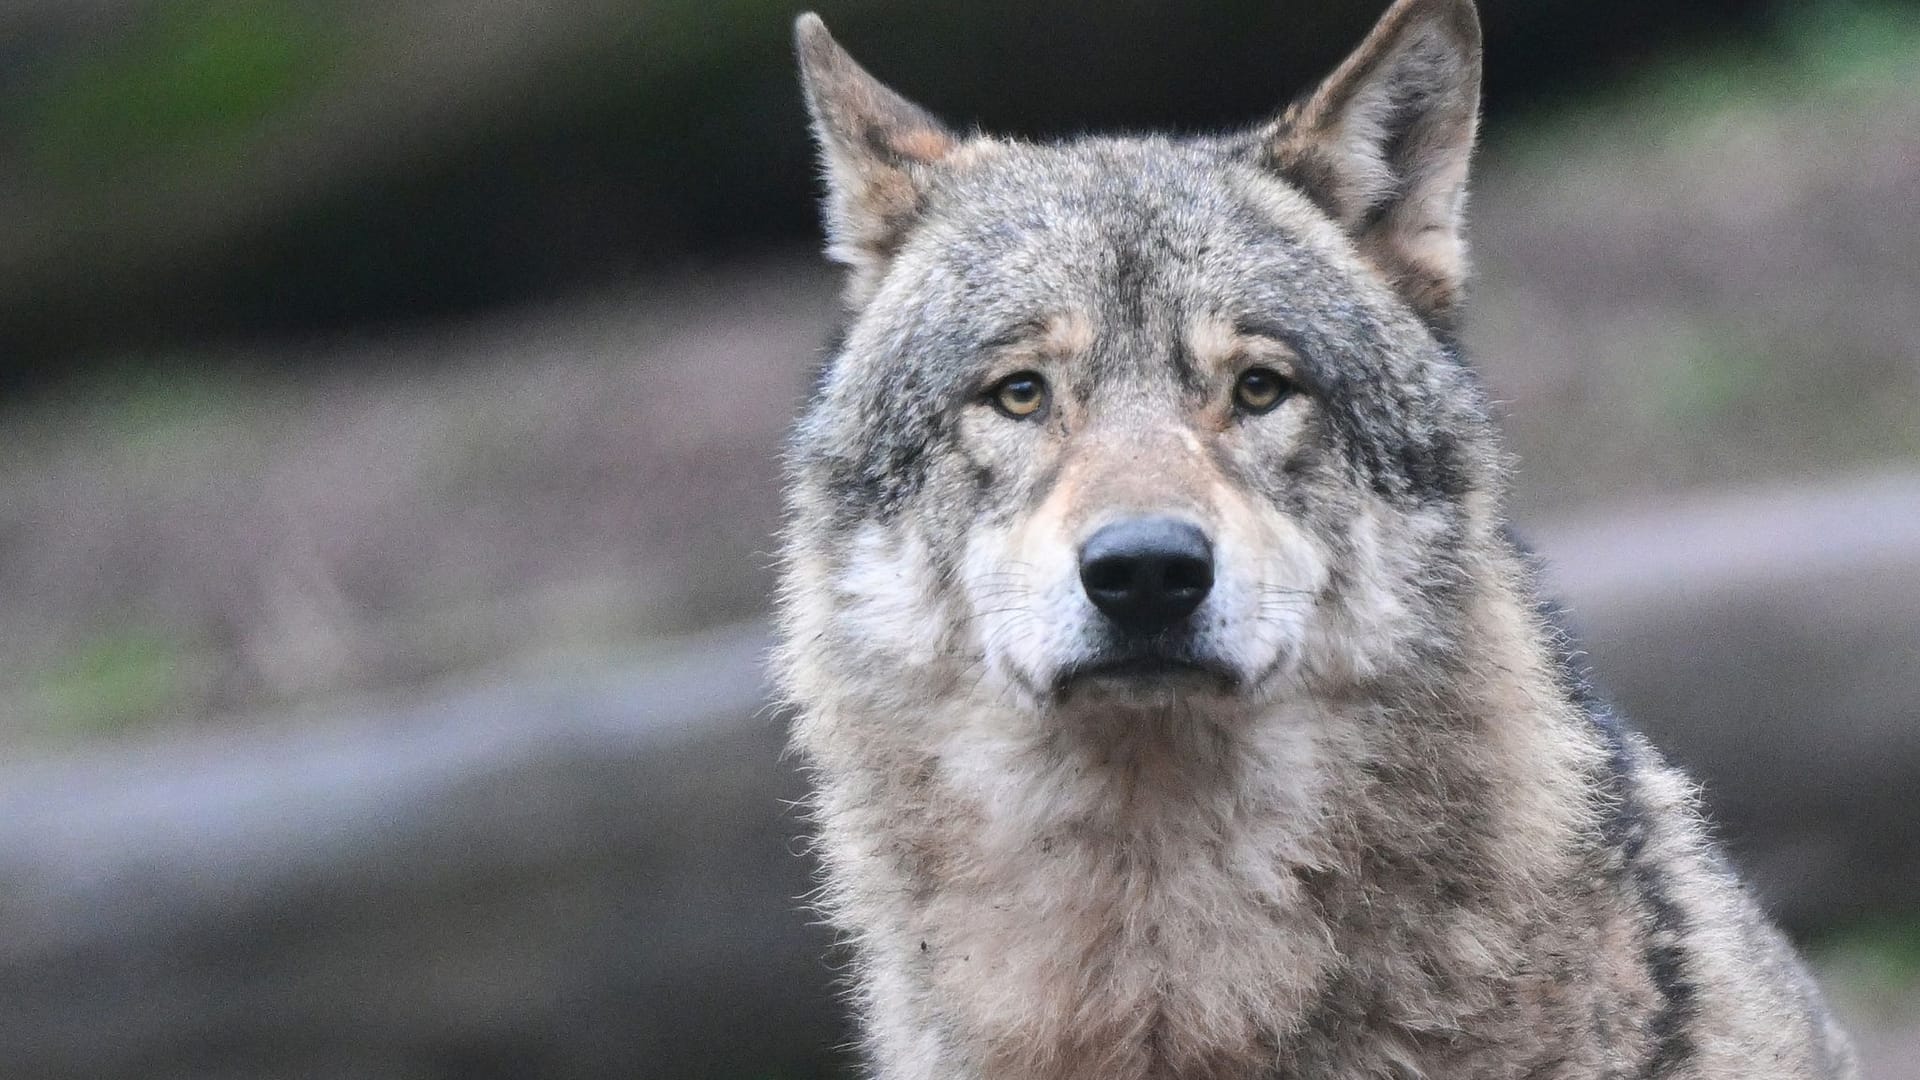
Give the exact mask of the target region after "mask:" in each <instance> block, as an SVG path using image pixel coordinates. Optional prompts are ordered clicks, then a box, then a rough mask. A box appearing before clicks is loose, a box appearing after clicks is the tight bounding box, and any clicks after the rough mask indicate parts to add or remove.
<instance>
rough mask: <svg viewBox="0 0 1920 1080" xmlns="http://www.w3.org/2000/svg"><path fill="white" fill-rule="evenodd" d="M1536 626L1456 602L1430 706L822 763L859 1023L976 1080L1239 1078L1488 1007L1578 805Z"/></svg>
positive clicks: (1283, 711) (1588, 746)
mask: <svg viewBox="0 0 1920 1080" xmlns="http://www.w3.org/2000/svg"><path fill="white" fill-rule="evenodd" d="M1528 610H1529V609H1528V607H1527V605H1525V604H1524V603H1522V602H1521V598H1520V597H1518V596H1517V595H1508V594H1507V593H1505V592H1504V591H1499V592H1492V593H1489V594H1487V595H1486V596H1484V597H1482V598H1481V599H1480V600H1479V601H1477V602H1476V603H1475V606H1474V609H1473V610H1472V612H1470V614H1469V617H1468V619H1467V622H1466V625H1467V626H1468V627H1469V632H1468V633H1467V634H1466V635H1465V636H1464V637H1463V638H1462V650H1463V651H1462V652H1461V654H1460V658H1459V659H1458V661H1457V663H1455V664H1453V665H1452V666H1451V671H1452V672H1453V674H1452V675H1451V677H1450V679H1449V680H1448V681H1447V683H1446V684H1445V685H1438V686H1436V685H1433V684H1432V683H1431V682H1426V683H1420V684H1414V683H1411V682H1404V683H1403V682H1400V681H1396V680H1394V679H1391V678H1386V679H1380V680H1377V681H1375V682H1373V683H1369V684H1367V685H1364V686H1353V687H1349V688H1347V690H1346V691H1345V692H1343V693H1322V694H1316V695H1314V696H1313V697H1311V698H1306V699H1303V700H1299V701H1294V702H1290V703H1282V704H1279V705H1276V706H1274V707H1272V708H1271V709H1269V710H1266V711H1265V712H1263V713H1262V714H1261V715H1260V716H1257V717H1250V718H1232V717H1229V718H1224V719H1210V718H1205V717H1197V716H1180V715H1161V716H1157V717H1144V718H1132V719H1133V720H1135V721H1144V722H1137V723H1135V724H1134V725H1132V726H1130V727H1129V726H1120V727H1119V728H1117V729H1115V730H1108V731H1107V732H1105V734H1106V735H1107V736H1108V738H1107V739H1106V740H1105V741H1102V740H1101V739H1099V738H1095V737H1093V736H1097V735H1100V734H1101V732H1099V731H1097V730H1093V729H1091V728H1087V729H1079V730H1069V731H1059V730H1054V731H1048V730H1045V729H1041V728H1038V727H1036V726H1034V725H1032V724H1031V723H1023V722H1022V721H1021V720H1020V719H1019V718H1013V717H1008V718H1003V720H1002V721H1001V722H1000V725H999V727H998V728H997V729H996V730H993V731H991V732H988V733H985V734H983V732H982V730H981V727H980V726H979V721H980V719H981V717H980V716H978V715H977V714H975V715H972V716H969V717H965V718H958V717H951V716H945V717H938V716H937V717H930V718H929V722H928V727H927V729H926V730H940V729H942V728H945V729H947V730H949V731H951V732H952V734H951V737H950V738H948V739H947V740H946V741H945V742H944V743H940V744H938V745H935V746H934V747H932V748H931V752H930V753H927V754H925V755H924V756H923V755H922V754H919V753H888V752H885V751H882V750H881V749H879V748H878V747H876V746H873V745H868V746H866V747H864V748H854V747H850V746H842V747H840V748H839V750H840V751H841V753H828V754H827V755H825V757H824V758H822V759H821V760H823V763H824V762H825V761H826V759H832V758H838V759H839V761H840V762H841V763H842V765H852V764H853V763H854V762H855V761H856V760H859V759H861V758H863V757H864V758H865V759H866V760H865V765H866V766H867V767H865V768H858V767H856V768H853V769H846V768H836V767H834V766H832V765H827V767H826V768H824V769H823V777H822V779H823V781H824V783H823V789H822V806H821V810H822V818H823V824H824V826H825V833H826V839H827V845H826V850H827V856H828V864H829V869H830V872H831V877H832V881H831V883H830V885H831V893H832V897H833V900H832V902H833V904H834V906H835V908H836V909H837V914H838V916H839V918H840V920H841V921H842V922H843V924H845V925H846V926H847V928H848V929H850V930H852V931H854V932H855V934H856V935H857V936H858V938H859V940H860V942H861V949H862V951H863V957H864V960H865V963H866V967H867V972H868V978H867V979H866V980H865V987H864V992H865V994H866V995H867V996H868V998H869V1005H870V1009H871V1011H872V1013H873V1016H874V1025H875V1028H876V1032H880V1031H884V1029H886V1028H887V1027H888V1026H890V1025H893V1024H898V1025H901V1026H904V1027H907V1028H911V1029H914V1030H921V1031H923V1032H924V1031H933V1030H938V1031H941V1032H944V1033H945V1034H944V1035H943V1036H942V1038H943V1039H947V1040H951V1041H953V1042H954V1043H955V1044H956V1048H955V1049H954V1051H953V1052H954V1053H956V1054H959V1055H960V1056H961V1057H962V1058H964V1059H966V1060H971V1061H975V1062H978V1063H981V1065H982V1069H981V1071H982V1073H983V1074H984V1075H991V1076H997V1077H1027V1076H1031V1077H1042V1076H1044V1077H1081V1076H1085V1077H1089V1078H1091V1077H1094V1076H1100V1077H1113V1078H1127V1077H1149V1076H1168V1075H1174V1076H1181V1075H1207V1076H1237V1075H1241V1074H1242V1068H1241V1064H1243V1063H1244V1064H1245V1065H1246V1067H1247V1068H1248V1069H1251V1068H1252V1067H1253V1065H1252V1063H1255V1062H1265V1063H1267V1066H1268V1067H1270V1066H1271V1063H1272V1062H1273V1061H1274V1060H1275V1054H1276V1047H1280V1048H1281V1050H1280V1052H1282V1054H1283V1056H1284V1048H1285V1044H1286V1043H1287V1041H1288V1040H1289V1039H1292V1038H1294V1037H1296V1036H1298V1035H1299V1034H1300V1033H1301V1032H1302V1031H1311V1030H1312V1029H1313V1028H1314V1025H1316V1024H1317V1023H1321V1022H1326V1023H1329V1024H1331V1023H1334V1022H1335V1020H1336V1018H1333V1017H1328V1016H1323V1015H1322V1013H1321V1010H1323V1009H1325V1008H1326V1007H1327V1006H1326V1005H1325V1003H1326V1002H1328V1001H1331V1000H1339V1001H1342V1002H1344V1003H1346V1005H1347V1006H1348V1007H1353V1005H1354V1003H1356V1002H1361V1003H1365V1005H1364V1008H1366V1009H1368V1010H1369V1011H1368V1012H1367V1013H1366V1014H1365V1016H1366V1019H1365V1023H1366V1024H1367V1025H1378V1026H1380V1027H1381V1028H1382V1029H1383V1030H1389V1029H1390V1031H1391V1032H1392V1033H1393V1034H1392V1035H1391V1036H1390V1037H1392V1038H1396V1039H1414V1040H1417V1039H1418V1038H1419V1032H1421V1031H1423V1030H1425V1031H1433V1032H1438V1031H1443V1030H1445V1029H1446V1028H1447V1026H1448V1025H1450V1024H1458V1023H1461V1022H1463V1021H1464V1020H1465V1019H1466V1018H1467V1017H1468V1016H1469V1015H1470V1014H1471V1013H1472V1012H1473V1011H1474V1010H1475V1009H1477V1008H1483V1007H1484V1008H1493V1007H1495V1002H1494V1000H1493V995H1495V994H1496V993H1497V984H1498V982H1499V980H1500V979H1501V977H1502V976H1503V975H1505V974H1506V973H1507V968H1508V965H1509V964H1510V963H1511V962H1512V961H1513V959H1514V958H1515V957H1516V956H1517V955H1518V953H1519V948H1520V945H1521V943H1522V942H1523V941H1524V940H1525V938H1526V937H1527V936H1528V935H1529V934H1530V933H1532V932H1534V930H1535V929H1537V927H1538V926H1540V925H1542V924H1543V923H1544V922H1545V921H1547V920H1551V919H1552V918H1554V917H1555V915H1556V913H1555V912H1553V911H1551V910H1548V902H1547V901H1546V900H1545V899H1544V898H1545V897H1548V896H1551V895H1553V894H1554V892H1555V888H1554V886H1555V884H1556V882H1557V881H1558V880H1559V879H1560V878H1561V877H1564V876H1566V875H1568V874H1570V873H1571V869H1572V868H1571V866H1570V863H1569V860H1571V859H1573V858H1575V857H1576V855H1575V854H1573V853H1574V852H1575V851H1577V850H1578V849H1579V848H1580V846H1581V845H1580V844H1579V843H1578V840H1579V838H1580V837H1581V836H1582V835H1584V834H1585V833H1586V831H1587V830H1589V828H1590V822H1591V815H1592V812H1593V806H1592V805H1591V800H1590V798H1589V795H1588V793H1589V792H1590V791H1591V790H1592V785H1591V784H1590V783H1589V782H1587V779H1586V778H1587V777H1589V776H1591V775H1592V772H1593V770H1594V769H1595V768H1596V759H1595V755H1596V754H1597V750H1596V749H1594V748H1593V746H1592V739H1591V738H1589V737H1586V736H1584V735H1582V734H1580V732H1581V730H1582V729H1581V728H1580V726H1579V724H1578V722H1577V718H1576V717H1575V716H1574V714H1573V710H1572V709H1571V707H1570V706H1569V705H1568V704H1567V703H1566V701H1565V698H1564V695H1563V694H1562V693H1561V692H1560V690H1559V688H1558V686H1557V684H1556V682H1555V680H1554V678H1553V677H1552V668H1551V665H1550V664H1549V663H1548V661H1547V657H1548V650H1547V647H1546V645H1545V642H1544V641H1543V640H1541V635H1540V634H1539V632H1538V629H1537V627H1536V626H1535V624H1534V622H1533V620H1532V618H1531V617H1530V616H1529V614H1528ZM888 726H889V727H893V729H894V730H898V728H897V726H894V725H888ZM867 730H869V731H873V730H876V729H874V728H868V729H867ZM898 749H899V748H896V750H898ZM872 755H878V756H872ZM1523 868H1524V869H1523ZM1336 987H1338V993H1337V994H1336V993H1335V992H1334V991H1335V988H1336ZM1340 1022H1341V1023H1343V1024H1344V1025H1345V1026H1346V1027H1349V1028H1351V1027H1352V1026H1353V1025H1354V1023H1355V1022H1356V1021H1355V1020H1354V1018H1352V1017H1346V1018H1344V1019H1340ZM1383 1037H1385V1036H1383ZM896 1041H897V1040H896ZM1247 1075H1254V1073H1252V1072H1248V1073H1247Z"/></svg>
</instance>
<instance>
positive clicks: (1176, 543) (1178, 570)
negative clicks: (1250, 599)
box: [1080, 517, 1213, 634]
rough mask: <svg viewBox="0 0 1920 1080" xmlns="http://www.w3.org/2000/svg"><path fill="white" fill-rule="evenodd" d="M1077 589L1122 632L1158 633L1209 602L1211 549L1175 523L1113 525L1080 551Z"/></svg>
mask: <svg viewBox="0 0 1920 1080" xmlns="http://www.w3.org/2000/svg"><path fill="white" fill-rule="evenodd" d="M1080 584H1081V585H1082V586H1083V587H1084V588H1085V589H1086V590H1087V598H1088V599H1090V600H1092V601H1093V606H1094V607H1097V608H1099V609H1100V610H1101V611H1102V612H1104V613H1105V614H1106V616H1107V618H1109V619H1112V620H1113V621H1114V623H1115V624H1116V625H1117V626H1119V627H1120V629H1121V630H1123V631H1125V632H1127V633H1129V634H1154V633H1158V632H1160V631H1162V630H1165V629H1166V628H1167V627H1169V626H1172V625H1173V624H1174V623H1177V622H1179V621H1180V620H1181V619H1184V618H1186V617H1187V616H1189V615H1191V614H1193V612H1194V610H1195V609H1196V608H1198V607H1199V606H1200V604H1201V602H1202V601H1204V600H1205V599H1206V598H1207V593H1208V591H1209V590H1211V589H1212V588H1213V545H1212V544H1211V543H1209V542H1208V541H1207V534H1206V533H1203V532H1201V531H1200V529H1199V528H1198V527H1197V526H1194V525H1190V524H1188V523H1187V522H1184V521H1177V520H1175V519H1173V518H1164V517H1152V518H1134V519H1132V520H1129V521H1120V522H1115V523H1114V524H1112V525H1108V526H1107V527H1106V528H1104V529H1101V530H1100V531H1099V532H1097V533H1094V534H1093V539H1091V540H1088V541H1087V546H1086V547H1084V548H1082V549H1081V550H1080Z"/></svg>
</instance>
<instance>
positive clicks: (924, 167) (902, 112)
mask: <svg viewBox="0 0 1920 1080" xmlns="http://www.w3.org/2000/svg"><path fill="white" fill-rule="evenodd" d="M793 40H794V51H795V52H796V53H797V54H798V55H799V58H800V86H801V89H802V90H804V91H805V93H806V97H807V111H808V112H809V113H810V114H812V117H813V132H814V137H815V138H816V139H817V140H818V141H819V144H820V160H821V164H822V167H823V169H824V171H825V173H826V180H827V202H826V225H827V240H828V247H827V252H828V254H829V255H831V256H832V257H833V258H834V259H835V260H836V261H838V262H841V263H843V264H845V265H846V266H847V267H848V268H849V269H851V270H852V281H851V283H850V285H849V288H848V295H849V297H850V298H851V299H852V300H853V302H854V303H855V304H858V303H861V302H864V300H865V298H866V297H867V296H868V295H869V294H870V293H871V292H872V289H873V287H874V285H876V284H877V283H878V281H879V278H880V275H881V274H882V273H883V272H884V271H885V270H886V267H887V263H888V261H889V260H891V259H892V258H893V255H894V253H895V251H897V250H898V249H899V246H900V242H901V241H902V240H903V239H904V238H905V237H906V234H907V231H908V230H909V229H910V228H912V226H913V223H914V220H915V219H916V218H917V217H918V216H919V214H920V207H921V202H922V199H923V197H924V195H925V192H926V188H927V184H928V182H929V180H930V178H931V175H932V170H933V168H934V167H935V166H937V165H938V164H939V162H940V161H941V159H943V158H945V157H946V156H947V155H949V154H951V153H953V151H954V150H955V149H957V148H958V147H959V145H960V140H959V139H958V138H956V137H955V136H954V135H953V134H952V133H951V132H949V131H948V130H947V129H946V127H945V126H943V125H942V124H941V123H940V121H938V120H935V119H934V118H933V116H932V115H931V114H930V113H928V112H927V111H926V110H925V109H922V108H921V107H920V106H918V105H915V104H914V103H913V102H911V101H908V100H907V99H906V98H903V97H901V96H900V95H899V94H896V93H894V92H893V91H892V90H889V89H887V88H886V87H885V86H883V85H882V84H881V83H880V80H878V79H876V78H874V77H873V76H872V75H869V74H867V72H866V69H864V68H862V67H861V66H860V65H859V64H857V63H855V62H854V59H853V57H851V56H848V55H847V52H846V50H845V49H842V48H841V47H840V45H839V44H838V43H837V42H835V41H834V40H833V37H832V35H830V34H828V33H827V26H826V24H825V23H823V22H821V21H820V17H819V16H818V15H815V14H813V13H812V12H808V13H807V14H805V15H802V16H800V17H799V18H798V19H797V20H795V21H794V24H793Z"/></svg>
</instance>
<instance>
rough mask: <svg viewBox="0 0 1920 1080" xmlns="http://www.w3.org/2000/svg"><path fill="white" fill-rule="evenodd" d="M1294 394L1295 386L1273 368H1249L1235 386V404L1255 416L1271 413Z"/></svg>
mask: <svg viewBox="0 0 1920 1080" xmlns="http://www.w3.org/2000/svg"><path fill="white" fill-rule="evenodd" d="M1292 394H1293V384H1292V383H1291V382H1288V381H1287V377H1286V376H1285V375H1282V374H1280V373H1279V372H1277V371H1275V370H1273V369H1272V368H1262V367H1257V368H1249V369H1248V370H1247V371H1246V372H1244V373H1242V374H1241V376H1240V381H1239V382H1236V383H1234V384H1233V403H1234V404H1235V405H1238V406H1240V407H1241V408H1242V409H1244V410H1246V411H1247V412H1250V413H1252V414H1254V415H1255V416H1258V415H1260V414H1261V413H1269V412H1272V411H1273V410H1274V409H1276V408H1279V406H1280V403H1281V402H1283V401H1285V400H1287V398H1288V397H1289V396H1291V395H1292Z"/></svg>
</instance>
